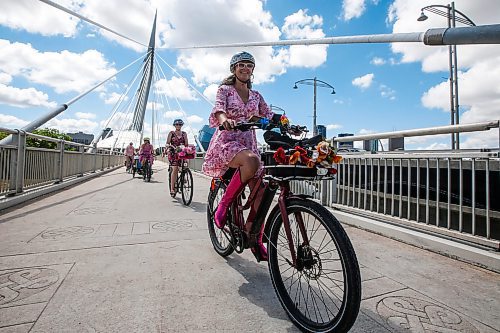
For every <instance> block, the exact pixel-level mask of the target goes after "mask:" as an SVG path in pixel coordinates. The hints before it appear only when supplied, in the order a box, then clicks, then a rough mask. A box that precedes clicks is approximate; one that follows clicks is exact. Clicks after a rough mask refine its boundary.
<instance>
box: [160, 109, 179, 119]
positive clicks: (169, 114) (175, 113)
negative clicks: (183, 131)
mask: <svg viewBox="0 0 500 333" xmlns="http://www.w3.org/2000/svg"><path fill="white" fill-rule="evenodd" d="M163 116H164V117H165V118H167V119H172V120H173V119H175V118H181V117H182V116H184V113H183V112H181V111H175V110H172V111H166V112H165V113H164V114H163Z"/></svg>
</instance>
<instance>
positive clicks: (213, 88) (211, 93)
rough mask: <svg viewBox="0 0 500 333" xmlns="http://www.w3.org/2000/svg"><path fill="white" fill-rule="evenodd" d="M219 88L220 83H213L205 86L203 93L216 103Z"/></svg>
mask: <svg viewBox="0 0 500 333" xmlns="http://www.w3.org/2000/svg"><path fill="white" fill-rule="evenodd" d="M218 88H219V85H217V84H211V85H209V86H208V87H206V88H205V90H204V91H203V95H204V96H205V97H206V98H207V99H208V100H209V101H211V102H212V103H215V98H216V96H217V89H218Z"/></svg>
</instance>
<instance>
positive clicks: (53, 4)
mask: <svg viewBox="0 0 500 333" xmlns="http://www.w3.org/2000/svg"><path fill="white" fill-rule="evenodd" d="M39 1H41V2H44V3H46V4H47V5H49V6H52V7H54V8H57V9H59V10H62V11H63V12H66V13H68V14H70V15H73V16H76V17H78V18H79V19H82V20H84V21H86V22H88V23H90V24H93V25H96V26H98V27H99V28H101V29H104V30H106V31H109V32H111V33H112V34H115V35H117V36H120V37H122V38H125V39H128V40H129V41H131V42H134V43H137V44H139V45H142V46H144V47H148V46H147V45H145V44H143V43H141V42H138V41H136V40H135V39H132V38H130V37H127V36H125V35H122V34H121V33H119V32H116V31H114V30H112V29H110V28H107V27H105V26H103V25H102V24H99V23H97V22H95V21H92V20H91V19H88V18H86V17H85V16H82V15H80V14H78V13H76V12H74V11H72V10H70V9H68V8H66V7H63V6H61V5H59V4H57V3H55V2H52V1H50V0H39Z"/></svg>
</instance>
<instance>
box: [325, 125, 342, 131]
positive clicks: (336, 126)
mask: <svg viewBox="0 0 500 333" xmlns="http://www.w3.org/2000/svg"><path fill="white" fill-rule="evenodd" d="M338 128H342V125H339V124H329V125H326V129H327V130H334V129H338Z"/></svg>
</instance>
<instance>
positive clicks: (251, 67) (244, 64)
mask: <svg viewBox="0 0 500 333" xmlns="http://www.w3.org/2000/svg"><path fill="white" fill-rule="evenodd" d="M236 67H238V68H239V69H243V68H245V67H246V68H248V69H253V68H254V67H255V65H254V64H252V63H251V62H239V63H237V64H236Z"/></svg>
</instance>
